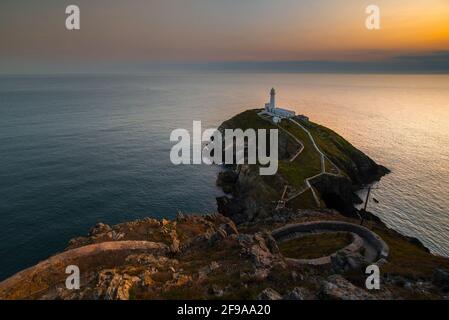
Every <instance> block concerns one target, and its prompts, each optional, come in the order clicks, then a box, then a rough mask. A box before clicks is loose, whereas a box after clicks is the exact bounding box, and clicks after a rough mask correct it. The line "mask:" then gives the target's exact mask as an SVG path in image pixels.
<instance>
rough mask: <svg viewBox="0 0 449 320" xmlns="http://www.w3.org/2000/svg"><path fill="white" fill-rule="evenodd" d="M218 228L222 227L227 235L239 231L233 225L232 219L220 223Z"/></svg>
mask: <svg viewBox="0 0 449 320" xmlns="http://www.w3.org/2000/svg"><path fill="white" fill-rule="evenodd" d="M219 228H220V229H223V230H224V231H225V232H226V234H227V235H228V236H230V235H233V234H238V233H239V231H238V230H237V227H236V226H235V224H234V222H232V221H230V222H228V223H223V224H221V225H220V227H219Z"/></svg>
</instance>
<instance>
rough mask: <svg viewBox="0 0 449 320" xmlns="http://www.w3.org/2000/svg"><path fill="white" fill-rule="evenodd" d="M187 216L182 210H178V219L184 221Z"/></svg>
mask: <svg viewBox="0 0 449 320" xmlns="http://www.w3.org/2000/svg"><path fill="white" fill-rule="evenodd" d="M185 218H186V216H185V215H184V214H183V213H182V212H181V211H178V214H177V215H176V221H178V222H181V221H184V220H185Z"/></svg>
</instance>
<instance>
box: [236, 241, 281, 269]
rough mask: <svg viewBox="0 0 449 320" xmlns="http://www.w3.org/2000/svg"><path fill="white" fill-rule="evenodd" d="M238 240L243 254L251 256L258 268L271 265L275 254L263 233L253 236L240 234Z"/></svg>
mask: <svg viewBox="0 0 449 320" xmlns="http://www.w3.org/2000/svg"><path fill="white" fill-rule="evenodd" d="M238 240H239V243H240V245H241V246H242V254H244V255H248V256H250V258H251V261H252V263H253V264H254V266H255V267H256V268H266V267H269V266H270V265H271V262H272V260H273V255H272V253H271V252H270V250H269V249H268V247H267V246H266V244H265V239H264V237H263V236H262V234H261V233H256V234H255V235H252V236H251V235H242V234H239V236H238Z"/></svg>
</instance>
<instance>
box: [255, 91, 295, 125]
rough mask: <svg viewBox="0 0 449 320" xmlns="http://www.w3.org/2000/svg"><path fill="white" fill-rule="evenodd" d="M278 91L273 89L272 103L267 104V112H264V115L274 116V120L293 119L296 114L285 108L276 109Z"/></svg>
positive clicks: (271, 92) (271, 94)
mask: <svg viewBox="0 0 449 320" xmlns="http://www.w3.org/2000/svg"><path fill="white" fill-rule="evenodd" d="M275 96H276V91H275V90H274V88H271V90H270V102H267V103H265V110H264V111H262V113H263V114H267V115H269V116H272V117H273V119H274V118H276V119H283V118H292V117H294V116H295V112H294V111H291V110H287V109H283V108H277V107H276V100H275Z"/></svg>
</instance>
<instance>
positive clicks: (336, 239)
mask: <svg viewBox="0 0 449 320" xmlns="http://www.w3.org/2000/svg"><path fill="white" fill-rule="evenodd" d="M351 242H352V237H351V235H350V234H349V233H342V232H333V233H318V234H310V235H305V236H301V237H299V238H296V239H292V240H287V241H283V242H281V243H280V244H279V249H280V251H281V253H282V254H283V255H284V256H285V257H288V258H293V259H316V258H320V257H324V256H328V255H330V254H332V253H334V252H336V251H338V250H340V249H343V248H344V247H346V246H347V245H349V244H350V243H351Z"/></svg>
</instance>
